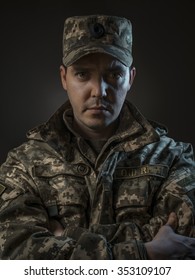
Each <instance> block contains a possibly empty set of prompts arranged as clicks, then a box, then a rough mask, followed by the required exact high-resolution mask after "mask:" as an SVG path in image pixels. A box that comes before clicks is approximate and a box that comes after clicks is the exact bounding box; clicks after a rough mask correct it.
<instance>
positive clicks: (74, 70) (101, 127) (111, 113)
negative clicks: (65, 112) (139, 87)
mask: <svg viewBox="0 0 195 280" xmlns="http://www.w3.org/2000/svg"><path fill="white" fill-rule="evenodd" d="M60 69H61V79H62V84H63V87H64V89H65V90H66V91H67V94H68V97H69V100H70V103H71V105H72V108H73V113H74V121H75V122H76V126H77V127H79V129H80V131H84V132H86V133H87V131H90V130H91V131H96V132H102V134H103V132H104V131H105V130H106V129H110V128H112V127H114V126H115V125H116V122H117V119H118V116H119V114H120V111H121V108H122V105H123V103H124V100H125V98H126V95H127V92H128V90H129V89H130V84H131V81H130V70H129V68H128V67H126V66H125V65H123V64H122V63H121V62H119V61H118V60H117V59H115V58H114V57H112V56H110V55H107V54H101V53H95V54H90V55H86V56H84V57H82V58H81V59H79V60H77V61H76V62H75V63H74V64H72V65H71V66H69V67H67V68H64V67H63V66H61V68H60Z"/></svg>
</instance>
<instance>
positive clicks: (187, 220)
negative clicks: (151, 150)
mask: <svg viewBox="0 0 195 280" xmlns="http://www.w3.org/2000/svg"><path fill="white" fill-rule="evenodd" d="M171 212H175V213H176V214H177V217H178V228H177V233H179V234H181V235H186V236H190V237H195V163H194V158H193V149H192V146H191V145H190V144H189V145H188V144H183V152H182V153H181V155H180V156H179V157H178V158H176V160H175V162H174V164H173V166H172V168H171V169H170V173H169V176H168V178H167V179H166V180H165V181H164V183H163V185H162V186H161V188H160V190H159V192H158V193H157V195H156V197H155V200H154V203H153V209H152V215H151V216H152V218H151V219H150V221H149V223H147V224H145V225H144V226H143V228H142V229H143V232H144V234H145V236H147V239H150V238H151V239H152V238H153V237H154V236H155V235H156V233H157V231H158V230H159V228H160V227H161V226H162V225H163V224H164V223H166V221H167V218H168V215H169V214H170V213H171Z"/></svg>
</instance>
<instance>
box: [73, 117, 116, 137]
mask: <svg viewBox="0 0 195 280" xmlns="http://www.w3.org/2000/svg"><path fill="white" fill-rule="evenodd" d="M73 128H74V130H75V131H76V132H77V133H78V134H79V135H80V136H82V137H83V138H85V139H89V140H107V139H109V138H110V137H111V136H113V135H114V133H115V131H116V129H117V128H118V120H117V121H115V122H114V123H112V124H111V125H109V126H107V127H104V128H101V129H97V128H90V127H81V126H80V125H79V124H78V123H77V122H75V121H74V122H73Z"/></svg>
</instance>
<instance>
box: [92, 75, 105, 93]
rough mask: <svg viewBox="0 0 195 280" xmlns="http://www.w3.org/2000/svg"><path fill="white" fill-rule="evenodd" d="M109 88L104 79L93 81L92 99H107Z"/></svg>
mask: <svg viewBox="0 0 195 280" xmlns="http://www.w3.org/2000/svg"><path fill="white" fill-rule="evenodd" d="M107 87H108V85H107V83H106V82H105V80H104V79H103V78H102V77H101V78H98V79H95V80H93V85H92V91H91V95H92V97H98V98H102V97H105V96H106V95H107Z"/></svg>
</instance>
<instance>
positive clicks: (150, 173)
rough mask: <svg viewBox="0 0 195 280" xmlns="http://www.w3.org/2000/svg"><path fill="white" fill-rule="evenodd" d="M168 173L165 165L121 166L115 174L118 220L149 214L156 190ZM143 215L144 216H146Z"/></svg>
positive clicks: (115, 203) (115, 201)
mask: <svg viewBox="0 0 195 280" xmlns="http://www.w3.org/2000/svg"><path fill="white" fill-rule="evenodd" d="M167 175H168V167H167V166H164V165H144V166H140V167H135V168H130V167H124V168H122V167H120V168H117V169H116V172H115V174H114V208H115V213H116V219H117V221H121V220H125V219H129V217H134V216H135V217H136V216H137V215H140V214H145V215H146V216H147V215H148V210H149V209H150V207H151V205H152V203H153V198H154V195H155V193H156V191H157V190H158V189H159V187H160V186H161V185H162V183H163V182H164V179H165V178H166V177H167ZM146 216H144V215H143V218H144V217H146Z"/></svg>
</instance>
